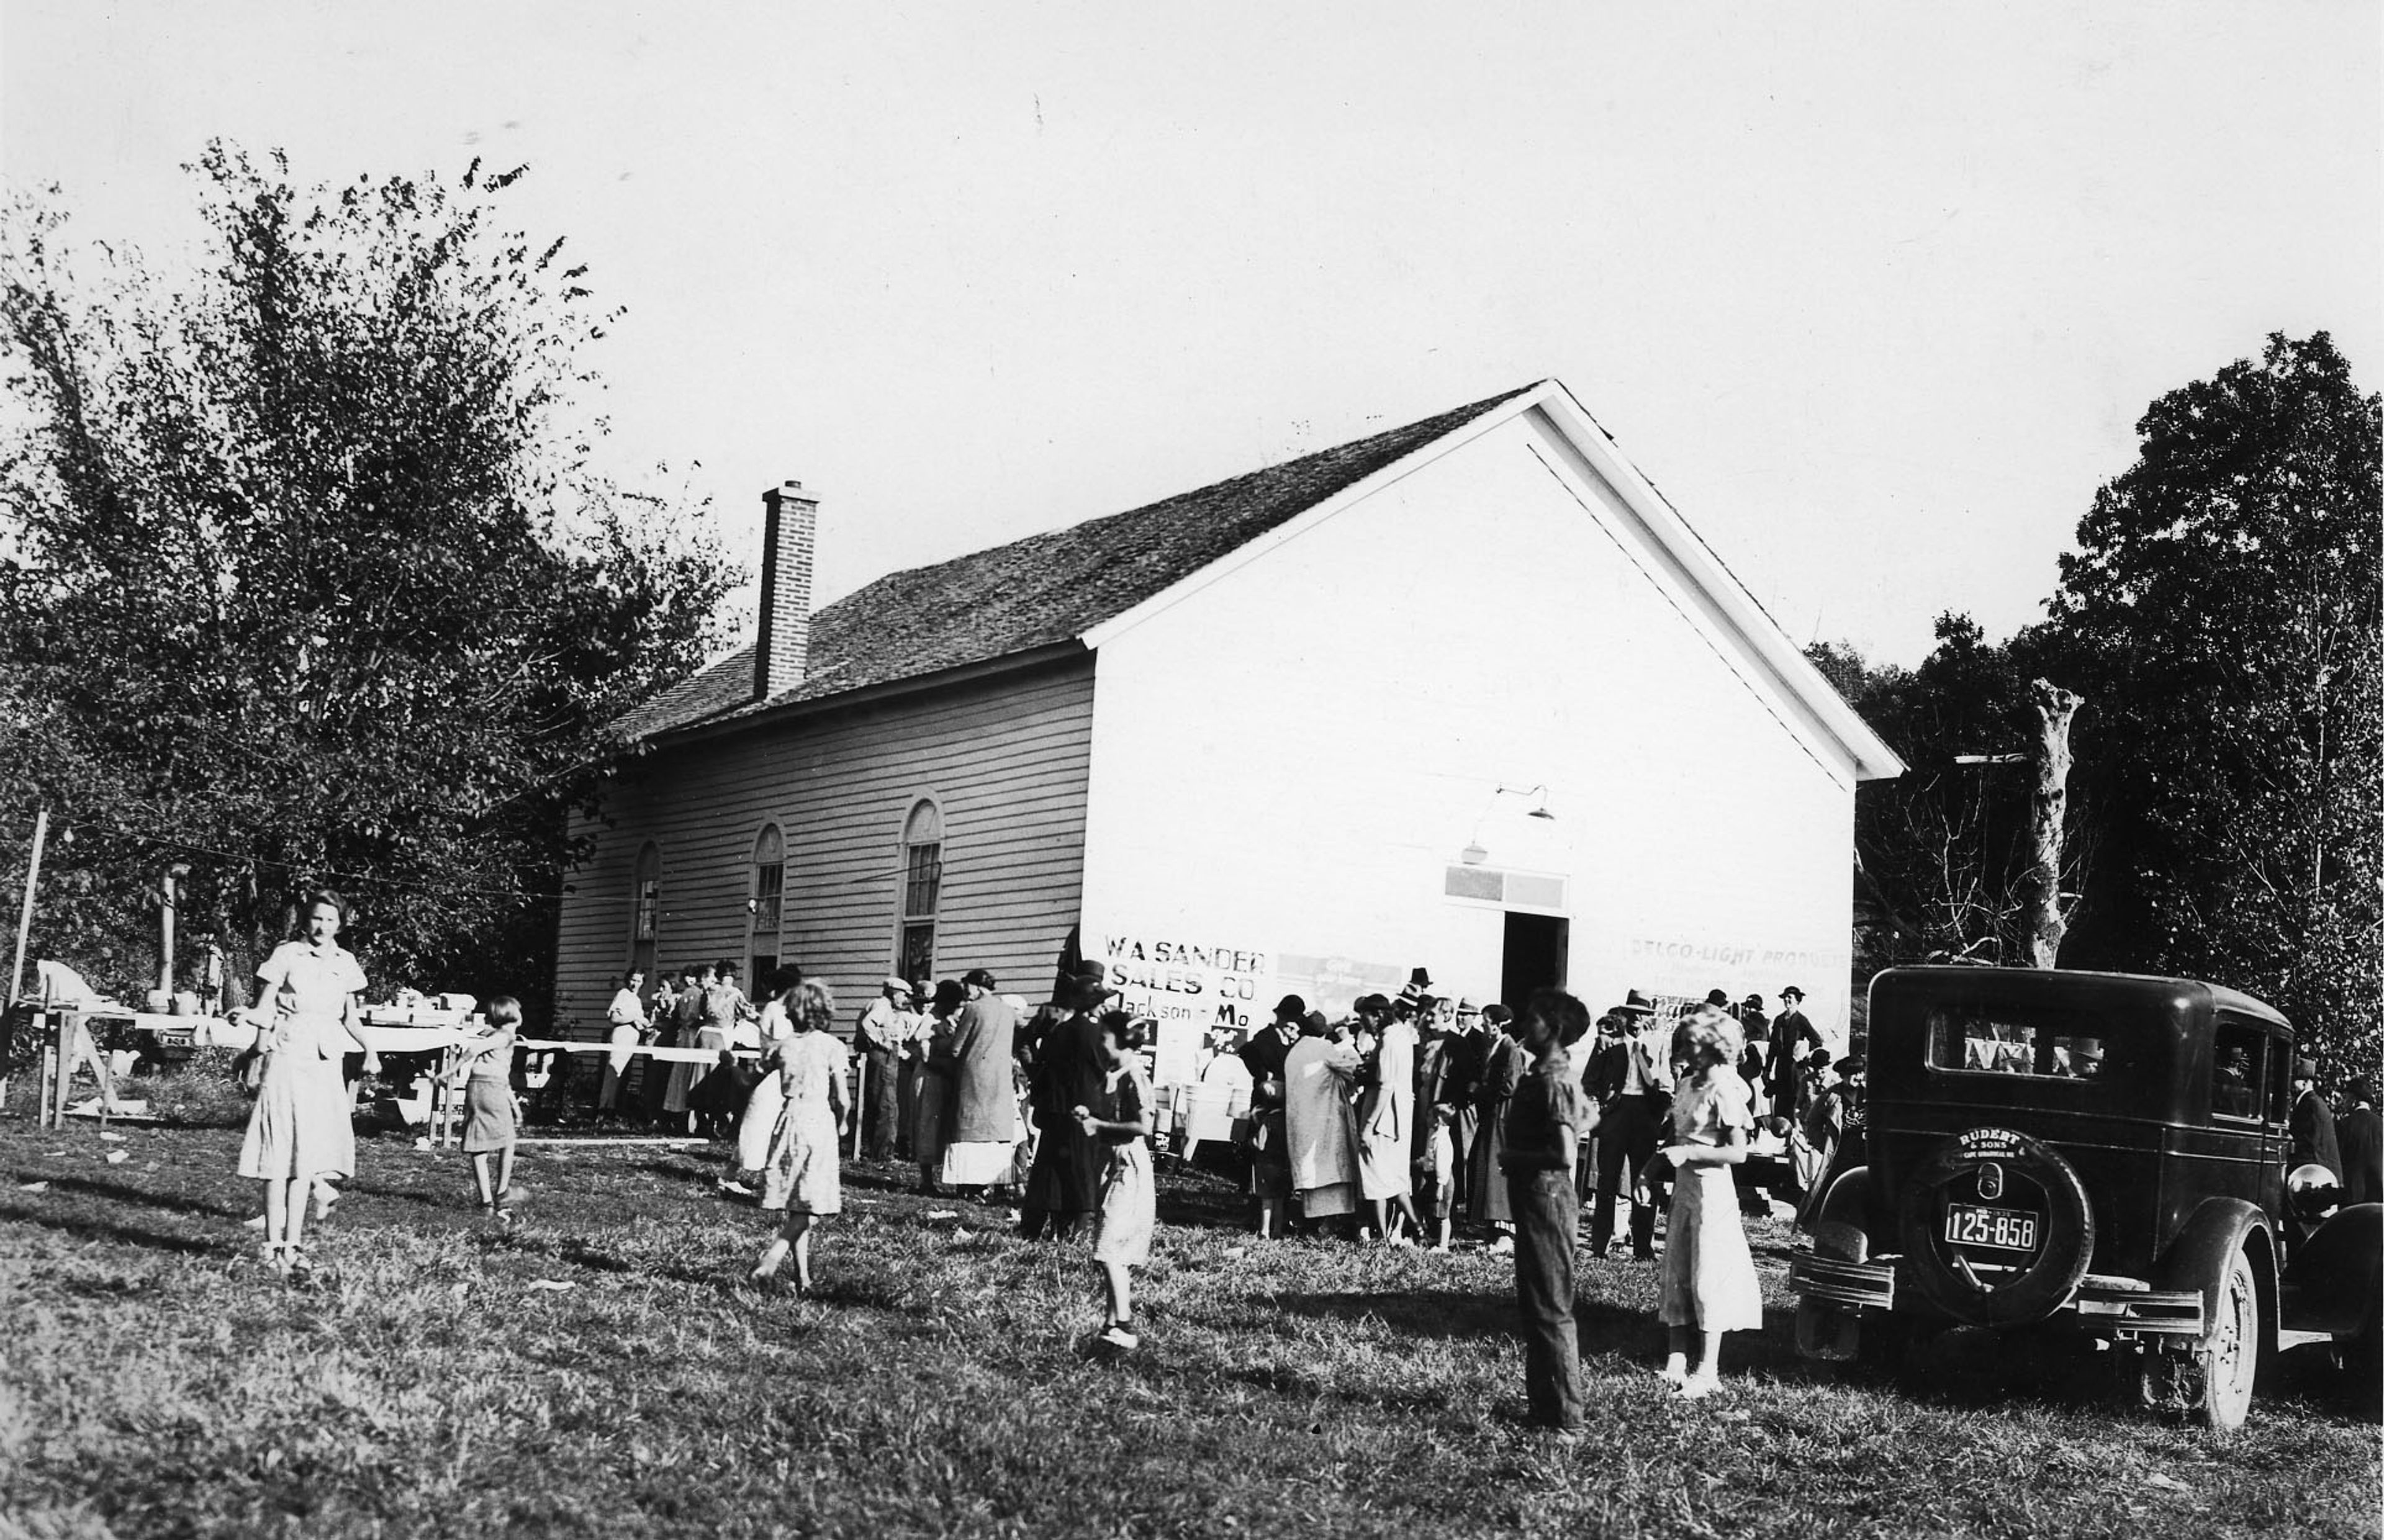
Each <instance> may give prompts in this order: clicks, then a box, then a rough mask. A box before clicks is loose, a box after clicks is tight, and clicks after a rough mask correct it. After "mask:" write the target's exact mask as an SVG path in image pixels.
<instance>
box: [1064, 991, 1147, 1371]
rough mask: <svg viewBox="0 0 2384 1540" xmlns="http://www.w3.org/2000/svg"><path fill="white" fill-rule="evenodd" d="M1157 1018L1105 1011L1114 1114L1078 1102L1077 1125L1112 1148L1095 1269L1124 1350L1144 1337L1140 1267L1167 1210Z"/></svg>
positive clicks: (1109, 1329) (1114, 1340) (1110, 1333)
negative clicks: (1161, 1184)
mask: <svg viewBox="0 0 2384 1540" xmlns="http://www.w3.org/2000/svg"><path fill="white" fill-rule="evenodd" d="M1150 1025H1152V1024H1149V1023H1146V1021H1145V1020H1144V1018H1142V1017H1139V1016H1136V1015H1132V1014H1130V1013H1128V1012H1124V1011H1111V1012H1108V1013H1107V1014H1105V1015H1103V1016H1102V1017H1101V1050H1102V1052H1103V1053H1104V1054H1105V1055H1106V1056H1107V1058H1108V1060H1109V1074H1108V1077H1107V1079H1106V1081H1105V1082H1104V1084H1103V1086H1102V1091H1103V1093H1104V1094H1105V1095H1106V1097H1107V1098H1108V1100H1109V1105H1108V1106H1107V1107H1105V1108H1103V1109H1101V1111H1103V1112H1107V1113H1108V1114H1109V1115H1108V1116H1107V1117H1099V1116H1096V1115H1095V1114H1094V1112H1093V1110H1092V1109H1091V1108H1089V1107H1076V1108H1073V1109H1071V1111H1072V1112H1073V1113H1074V1117H1075V1120H1076V1125H1077V1126H1078V1127H1079V1128H1082V1129H1083V1130H1084V1131H1085V1136H1086V1137H1087V1138H1093V1139H1099V1141H1100V1142H1101V1144H1102V1146H1103V1148H1104V1149H1105V1151H1106V1155H1107V1159H1106V1160H1105V1161H1103V1164H1102V1170H1101V1207H1100V1212H1099V1217H1097V1218H1096V1219H1095V1220H1094V1221H1093V1270H1094V1271H1095V1272H1097V1273H1099V1274H1100V1276H1101V1285H1102V1287H1103V1289H1104V1290H1105V1291H1106V1292H1107V1294H1108V1297H1109V1298H1108V1305H1109V1321H1108V1323H1106V1324H1105V1325H1104V1326H1103V1327H1102V1329H1101V1338H1100V1339H1101V1341H1102V1342H1103V1343H1105V1344H1107V1345H1108V1346H1110V1347H1115V1348H1117V1349H1119V1350H1120V1351H1123V1352H1132V1351H1133V1350H1134V1349H1135V1348H1136V1347H1139V1346H1141V1343H1142V1339H1141V1338H1140V1337H1138V1336H1136V1335H1135V1330H1134V1269H1136V1268H1137V1267H1140V1266H1142V1265H1143V1264H1144V1263H1146V1262H1148V1261H1150V1232H1151V1230H1152V1228H1153V1227H1154V1226H1155V1225H1156V1223H1157V1222H1158V1217H1159V1198H1158V1189H1157V1188H1155V1187H1154V1186H1152V1185H1151V1177H1150V1104H1151V1095H1150V1083H1149V1081H1148V1080H1146V1079H1144V1078H1143V1073H1142V1045H1143V1043H1144V1042H1145V1041H1146V1040H1147V1038H1146V1033H1147V1032H1148V1031H1149V1028H1150Z"/></svg>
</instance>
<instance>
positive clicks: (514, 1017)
mask: <svg viewBox="0 0 2384 1540" xmlns="http://www.w3.org/2000/svg"><path fill="white" fill-rule="evenodd" d="M521 1019H522V1009H521V1001H519V1000H515V999H514V997H513V996H511V995H499V996H498V997H497V998H496V999H494V1000H490V1001H489V1030H488V1031H486V1032H483V1033H481V1034H480V1035H479V1036H478V1037H475V1038H473V1039H472V1040H471V1041H469V1042H467V1043H466V1044H464V1046H463V1047H462V1049H459V1050H458V1051H459V1052H461V1054H462V1055H463V1058H464V1062H465V1063H466V1065H468V1066H469V1068H468V1070H467V1071H466V1079H465V1081H464V1153H465V1154H466V1155H469V1156H470V1157H471V1158H472V1181H473V1182H474V1184H475V1185H476V1186H478V1188H479V1193H480V1210H481V1211H482V1212H483V1213H486V1214H487V1215H488V1216H489V1217H490V1218H491V1219H493V1220H495V1221H496V1222H497V1223H500V1224H510V1223H513V1217H514V1216H513V1205H514V1203H515V1193H514V1141H515V1136H517V1134H518V1132H519V1131H518V1129H517V1128H516V1127H515V1118H514V1089H513V1087H512V1086H511V1085H509V1084H508V1083H507V1075H508V1074H509V1072H510V1071H511V1069H512V1067H513V1062H514V1044H515V1040H516V1039H517V1038H519V1037H520V1036H521ZM492 1159H493V1161H494V1163H495V1166H496V1172H495V1174H494V1176H493V1177H492V1176H491V1175H490V1169H489V1168H490V1162H491V1160H492Z"/></svg>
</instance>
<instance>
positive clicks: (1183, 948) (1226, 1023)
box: [1099, 935, 1274, 1031]
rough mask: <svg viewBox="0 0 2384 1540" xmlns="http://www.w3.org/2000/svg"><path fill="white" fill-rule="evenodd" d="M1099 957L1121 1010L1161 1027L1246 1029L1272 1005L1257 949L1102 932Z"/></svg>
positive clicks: (1268, 971)
mask: <svg viewBox="0 0 2384 1540" xmlns="http://www.w3.org/2000/svg"><path fill="white" fill-rule="evenodd" d="M1099 957H1100V960H1101V963H1102V965H1103V966H1104V967H1106V968H1107V969H1108V970H1109V973H1108V977H1109V985H1110V987H1111V988H1112V989H1115V990H1116V991H1117V992H1118V994H1119V995H1120V996H1121V997H1122V998H1121V999H1120V1000H1119V1005H1120V1008H1121V1009H1124V1010H1127V1011H1133V1012H1136V1013H1138V1014H1141V1015H1146V1016H1149V1017H1150V1018H1152V1019H1153V1020H1155V1021H1157V1022H1158V1023H1159V1024H1160V1025H1161V1026H1164V1025H1167V1024H1168V1023H1170V1022H1193V1023H1197V1024H1198V1025H1201V1026H1203V1027H1219V1026H1223V1027H1233V1028H1236V1029H1239V1030H1243V1031H1247V1030H1248V1029H1249V1028H1250V1027H1251V1026H1252V1025H1259V1024H1262V1023H1263V1022H1264V1021H1265V1019H1266V1017H1265V1012H1266V1011H1267V1010H1269V1009H1270V1008H1272V1007H1273V1004H1274V998H1273V997H1271V996H1268V995H1267V988H1268V987H1269V986H1270V985H1271V984H1272V983H1273V976H1274V970H1273V966H1272V965H1271V963H1270V962H1269V959H1268V954H1267V953H1266V952H1265V951H1263V950H1258V949H1256V948H1251V947H1232V946H1225V947H1220V946H1209V945H1205V944H1202V943H1199V942H1188V941H1182V940H1175V939H1172V938H1164V937H1161V938H1148V937H1141V936H1132V935H1105V936H1103V937H1102V938H1101V950H1100V952H1099ZM1253 1012H1257V1014H1256V1015H1255V1016H1254V1015H1253Z"/></svg>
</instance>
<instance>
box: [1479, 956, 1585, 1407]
mask: <svg viewBox="0 0 2384 1540" xmlns="http://www.w3.org/2000/svg"><path fill="white" fill-rule="evenodd" d="M1588 1031H1589V1008H1588V1007H1587V1006H1585V1005H1583V1004H1582V1002H1581V1001H1580V1000H1576V999H1574V998H1573V997H1572V996H1571V995H1569V994H1566V993H1565V992H1564V991H1563V990H1561V989H1540V990H1537V991H1535V992H1533V996H1532V999H1531V1002H1530V1003H1529V1004H1527V1005H1526V1006H1524V1007H1523V1029H1522V1049H1523V1052H1524V1053H1525V1054H1526V1055H1528V1056H1529V1057H1530V1059H1531V1062H1532V1063H1531V1068H1530V1069H1529V1070H1527V1071H1525V1072H1524V1074H1523V1077H1522V1080H1521V1083H1520V1084H1519V1085H1518V1086H1517V1087H1515V1096H1514V1099H1513V1100H1512V1101H1510V1102H1509V1104H1508V1107H1507V1125H1506V1148H1505V1149H1504V1151H1503V1152H1502V1154H1501V1156H1500V1160H1501V1162H1502V1164H1503V1165H1504V1167H1505V1169H1506V1174H1507V1175H1506V1181H1507V1207H1508V1210H1509V1213H1510V1214H1511V1215H1512V1216H1513V1219H1514V1224H1515V1303H1516V1305H1517V1307H1518V1308H1519V1309H1520V1310H1521V1313H1522V1318H1523V1398H1524V1401H1525V1402H1526V1404H1527V1406H1528V1408H1529V1419H1530V1421H1531V1422H1532V1423H1533V1425H1534V1426H1537V1427H1542V1428H1547V1429H1550V1430H1552V1431H1554V1432H1555V1433H1556V1434H1558V1436H1559V1437H1562V1438H1566V1439H1573V1438H1578V1437H1580V1436H1581V1425H1582V1398H1581V1336H1580V1333H1579V1331H1578V1330H1577V1329H1576V1328H1575V1326H1574V1324H1573V1315H1572V1304H1573V1298H1572V1290H1573V1283H1572V1264H1573V1248H1575V1246H1577V1245H1578V1244H1579V1242H1580V1238H1581V1199H1580V1197H1579V1196H1578V1195H1577V1194H1576V1193H1575V1192H1574V1190H1573V1180H1572V1170H1573V1161H1574V1160H1575V1158H1576V1157H1577V1156H1578V1155H1579V1154H1580V1150H1581V1127H1582V1123H1583V1115H1584V1098H1583V1093H1582V1088H1581V1076H1580V1075H1578V1074H1575V1073H1574V1072H1573V1067H1572V1061H1571V1058H1570V1057H1569V1056H1568V1055H1567V1054H1566V1052H1565V1049H1567V1048H1568V1047H1569V1046H1571V1044H1572V1043H1575V1042H1578V1041H1580V1040H1581V1038H1582V1037H1584V1036H1585V1035H1587V1033H1588Z"/></svg>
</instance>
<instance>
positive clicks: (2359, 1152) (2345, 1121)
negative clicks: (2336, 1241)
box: [2334, 1074, 2384, 1204]
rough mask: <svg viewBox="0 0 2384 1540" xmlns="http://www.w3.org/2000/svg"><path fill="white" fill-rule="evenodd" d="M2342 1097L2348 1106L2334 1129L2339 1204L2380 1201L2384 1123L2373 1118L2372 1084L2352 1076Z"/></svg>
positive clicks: (2383, 1181)
mask: <svg viewBox="0 0 2384 1540" xmlns="http://www.w3.org/2000/svg"><path fill="white" fill-rule="evenodd" d="M2342 1096H2343V1099H2344V1100H2345V1101H2348V1102H2349V1103H2350V1104H2351V1106H2350V1110H2349V1111H2347V1112H2344V1113H2343V1114H2342V1116H2341V1118H2340V1119H2338V1120H2337V1121H2336V1123H2335V1125H2334V1134H2335V1142H2336V1144H2337V1145H2338V1146H2339V1147H2340V1149H2341V1152H2342V1200H2343V1202H2345V1203H2346V1204H2349V1203H2375V1202H2379V1201H2384V1120H2379V1119H2378V1117H2377V1115H2376V1082H2374V1081H2373V1080H2370V1079H2368V1078H2367V1076H2365V1075H2364V1074H2354V1075H2353V1076H2352V1077H2351V1083H2350V1084H2349V1085H2347V1086H2345V1087H2343V1088H2342Z"/></svg>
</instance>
